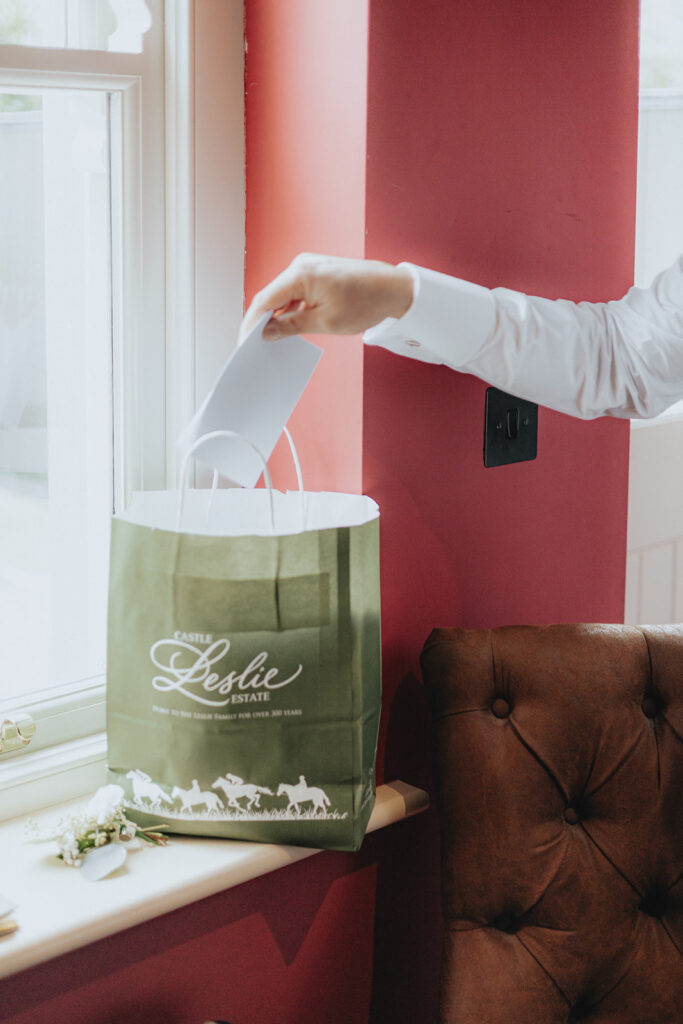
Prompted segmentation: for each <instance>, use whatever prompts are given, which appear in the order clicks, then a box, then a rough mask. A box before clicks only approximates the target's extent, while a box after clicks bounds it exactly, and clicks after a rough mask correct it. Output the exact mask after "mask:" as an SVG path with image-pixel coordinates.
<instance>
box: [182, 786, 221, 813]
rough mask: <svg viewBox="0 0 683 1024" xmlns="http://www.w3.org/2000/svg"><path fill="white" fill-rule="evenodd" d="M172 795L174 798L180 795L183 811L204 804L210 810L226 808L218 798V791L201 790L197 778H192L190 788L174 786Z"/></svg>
mask: <svg viewBox="0 0 683 1024" xmlns="http://www.w3.org/2000/svg"><path fill="white" fill-rule="evenodd" d="M171 795H172V797H173V799H174V800H176V799H177V798H178V797H180V807H181V810H183V811H191V810H193V808H195V807H200V806H201V805H202V804H203V805H204V806H205V807H206V809H207V811H209V812H211V811H222V810H224V809H225V807H224V805H223V803H222V802H221V800H219V798H218V793H212V792H211V790H208V789H206V790H201V789H200V788H199V783H198V782H197V780H196V779H193V780H192V786H191V788H190V789H181V788H180V786H174V787H173V792H172V794H171Z"/></svg>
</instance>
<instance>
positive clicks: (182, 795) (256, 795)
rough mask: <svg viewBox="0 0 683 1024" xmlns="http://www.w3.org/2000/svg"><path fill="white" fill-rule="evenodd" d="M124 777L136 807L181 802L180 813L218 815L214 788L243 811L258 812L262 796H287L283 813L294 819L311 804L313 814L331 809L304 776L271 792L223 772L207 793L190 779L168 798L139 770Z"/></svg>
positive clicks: (219, 808)
mask: <svg viewBox="0 0 683 1024" xmlns="http://www.w3.org/2000/svg"><path fill="white" fill-rule="evenodd" d="M126 778H128V779H131V780H132V783H133V799H134V800H135V802H136V803H137V804H139V805H142V804H143V803H144V802H146V803H148V804H149V805H152V806H157V807H159V806H160V805H161V804H162V803H166V804H169V805H173V804H174V803H175V802H176V801H177V800H180V805H181V810H182V811H192V810H193V809H194V808H195V807H202V806H203V807H206V809H207V810H208V811H210V812H211V811H213V812H220V811H224V810H225V804H224V803H223V801H222V800H221V799H220V797H219V796H218V794H217V793H215V792H213V790H215V789H220V790H222V792H223V794H224V796H225V799H226V801H227V805H228V807H229V808H233V809H234V810H238V811H242V812H247V811H251V810H260V809H261V803H260V800H261V796H262V795H267V796H286V797H287V808H286V810H287V811H291V812H293V813H295V814H296V815H297V816H298V815H300V814H301V813H302V806H303V805H306V804H311V809H312V811H313V813H314V814H315V813H316V812H318V811H322V812H323V813H325V812H326V811H327V809H328V808H329V807H330V799H329V797H328V796H327V793H325V791H324V790H323V789H320V787H318V786H309V785H308V783H307V781H306V777H305V776H304V775H300V776H299V781H298V783H296V785H290V784H289V783H286V782H281V783H280V784H279V786H278V788H277V792H276V793H273V791H272V789H269V788H268V787H267V786H257V785H256V784H255V783H253V782H245V781H244V779H243V778H241V777H240V776H239V775H234V774H233V773H232V772H226V773H225V775H219V776H218V778H217V779H216V780H215V782H212V783H211V789H210V790H202V789H200V787H199V783H198V781H197V779H193V780H192V785H191V786H190V788H189V789H183V788H182V787H181V786H174V787H173V790H172V792H171V796H170V797H169V796H168V794H167V793H166V792H165V791H164V790H163V789H162V787H161V786H159V785H157V783H155V782H152V780H151V778H150V776H149V775H147V773H146V772H143V771H141V770H140V769H139V768H136V769H134V770H133V771H130V772H128V773H127V775H126ZM240 800H246V804H242V803H240Z"/></svg>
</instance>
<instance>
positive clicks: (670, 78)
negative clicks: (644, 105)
mask: <svg viewBox="0 0 683 1024" xmlns="http://www.w3.org/2000/svg"><path fill="white" fill-rule="evenodd" d="M640 18H641V24H640V87H641V89H679V88H683V4H682V3H681V0H641V5H640Z"/></svg>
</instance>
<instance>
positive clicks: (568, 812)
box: [564, 807, 581, 825]
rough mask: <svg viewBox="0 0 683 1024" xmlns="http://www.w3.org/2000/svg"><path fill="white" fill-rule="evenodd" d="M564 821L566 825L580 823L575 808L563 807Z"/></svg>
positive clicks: (579, 817)
mask: <svg viewBox="0 0 683 1024" xmlns="http://www.w3.org/2000/svg"><path fill="white" fill-rule="evenodd" d="M564 820H565V821H566V822H567V824H568V825H578V823H579V822H580V821H581V815H580V814H579V812H578V811H577V810H576V808H575V807H565V809H564Z"/></svg>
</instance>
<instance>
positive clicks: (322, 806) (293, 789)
mask: <svg viewBox="0 0 683 1024" xmlns="http://www.w3.org/2000/svg"><path fill="white" fill-rule="evenodd" d="M285 795H286V796H287V799H288V800H289V803H288V804H287V810H288V811H290V810H295V811H296V813H297V814H300V813H301V804H306V803H312V804H313V813H314V814H315V813H316V812H317V811H322V812H323V813H324V812H325V811H326V810H327V808H328V807H329V806H330V798H329V797H328V795H327V793H326V792H325V791H324V790H323V789H319V788H318V787H317V786H309V785H308V783H307V782H306V779H305V778H304V776H303V775H300V776H299V781H298V783H297V785H296V786H290V785H289V784H288V783H286V782H281V783H280V785H279V786H278V787H277V796H285Z"/></svg>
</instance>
